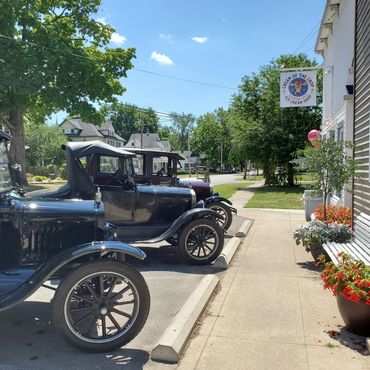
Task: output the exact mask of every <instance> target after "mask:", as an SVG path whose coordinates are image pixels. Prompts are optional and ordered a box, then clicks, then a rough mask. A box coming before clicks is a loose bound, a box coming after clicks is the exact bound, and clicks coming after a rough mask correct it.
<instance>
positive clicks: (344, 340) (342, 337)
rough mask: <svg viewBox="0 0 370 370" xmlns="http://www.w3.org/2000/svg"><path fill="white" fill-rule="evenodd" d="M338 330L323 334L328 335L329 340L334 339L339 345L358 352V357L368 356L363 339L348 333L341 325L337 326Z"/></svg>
mask: <svg viewBox="0 0 370 370" xmlns="http://www.w3.org/2000/svg"><path fill="white" fill-rule="evenodd" d="M338 328H339V331H337V330H328V331H326V332H325V333H326V334H328V336H329V337H330V338H331V339H334V340H336V341H338V342H339V343H340V344H341V345H343V346H345V347H348V348H350V349H352V350H353V351H356V352H358V353H359V354H360V355H363V356H369V352H368V350H367V348H366V340H365V337H362V336H360V335H357V334H354V333H352V332H350V331H349V329H347V327H343V326H342V325H338Z"/></svg>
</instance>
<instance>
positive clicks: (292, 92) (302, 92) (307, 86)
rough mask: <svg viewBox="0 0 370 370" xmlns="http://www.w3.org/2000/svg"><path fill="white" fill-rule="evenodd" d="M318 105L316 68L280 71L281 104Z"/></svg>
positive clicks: (294, 105) (284, 105)
mask: <svg viewBox="0 0 370 370" xmlns="http://www.w3.org/2000/svg"><path fill="white" fill-rule="evenodd" d="M315 105H316V70H311V71H304V70H302V71H299V70H295V71H289V72H280V106H281V107H282V108H287V107H311V106H315Z"/></svg>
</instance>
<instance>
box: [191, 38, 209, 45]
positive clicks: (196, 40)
mask: <svg viewBox="0 0 370 370" xmlns="http://www.w3.org/2000/svg"><path fill="white" fill-rule="evenodd" d="M191 39H192V40H193V41H195V42H197V43H198V44H204V43H205V42H206V41H207V40H208V37H206V36H194V37H192V38H191Z"/></svg>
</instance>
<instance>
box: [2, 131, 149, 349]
mask: <svg viewBox="0 0 370 370" xmlns="http://www.w3.org/2000/svg"><path fill="white" fill-rule="evenodd" d="M9 140H10V137H9V135H7V134H5V133H4V132H2V131H0V313H1V311H4V310H7V309H9V308H11V307H13V306H14V305H16V304H17V303H20V302H22V301H23V300H25V299H26V298H28V297H29V296H30V295H31V294H33V293H34V292H35V291H36V290H37V289H38V288H39V287H41V286H44V287H48V288H51V289H53V290H56V292H55V295H54V299H53V321H54V325H55V327H56V329H57V331H58V332H59V333H61V334H62V335H63V336H64V337H65V338H66V339H67V340H68V341H69V342H71V343H73V344H75V345H77V346H79V347H80V348H82V349H85V350H89V351H110V350H113V349H115V348H118V347H121V346H122V345H124V344H125V343H127V342H129V341H130V340H131V339H133V338H134V337H135V336H136V335H137V334H138V333H139V332H140V330H141V328H142V327H143V325H144V323H145V321H146V318H147V316H148V312H149V306H150V297H149V291H148V288H147V285H146V283H145V281H144V279H143V277H142V275H141V274H140V273H139V272H138V271H136V270H135V269H134V268H132V267H131V266H129V265H128V264H127V263H124V262H123V260H124V257H125V255H130V256H133V257H136V258H138V259H141V260H142V259H144V258H145V253H144V252H142V251H141V250H140V249H137V248H134V247H132V246H130V245H128V244H125V243H122V242H118V241H114V240H113V239H114V238H110V239H112V240H104V237H105V236H106V235H107V232H108V231H107V230H108V229H109V225H108V224H107V223H105V221H104V204H103V203H101V202H100V199H99V197H97V199H95V200H81V201H74V200H37V201H35V200H30V199H26V198H24V197H22V196H20V195H19V194H18V193H16V192H15V191H14V190H13V189H12V181H11V173H10V166H9V161H8V153H7V142H8V141H9ZM94 240H100V241H94ZM53 279H58V280H59V281H61V282H60V283H59V285H58V288H57V289H55V288H52V287H51V286H50V285H46V282H47V281H49V280H53ZM0 330H1V329H0Z"/></svg>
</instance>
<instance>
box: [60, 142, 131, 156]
mask: <svg viewBox="0 0 370 370" xmlns="http://www.w3.org/2000/svg"><path fill="white" fill-rule="evenodd" d="M62 149H65V150H66V151H70V153H71V154H72V155H73V157H75V158H81V157H86V156H88V155H91V154H100V155H110V156H114V157H117V156H118V157H135V154H133V153H131V152H127V151H126V150H122V149H119V148H116V147H114V146H112V145H109V144H106V143H103V142H101V141H80V142H69V143H67V144H65V145H63V146H62Z"/></svg>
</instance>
